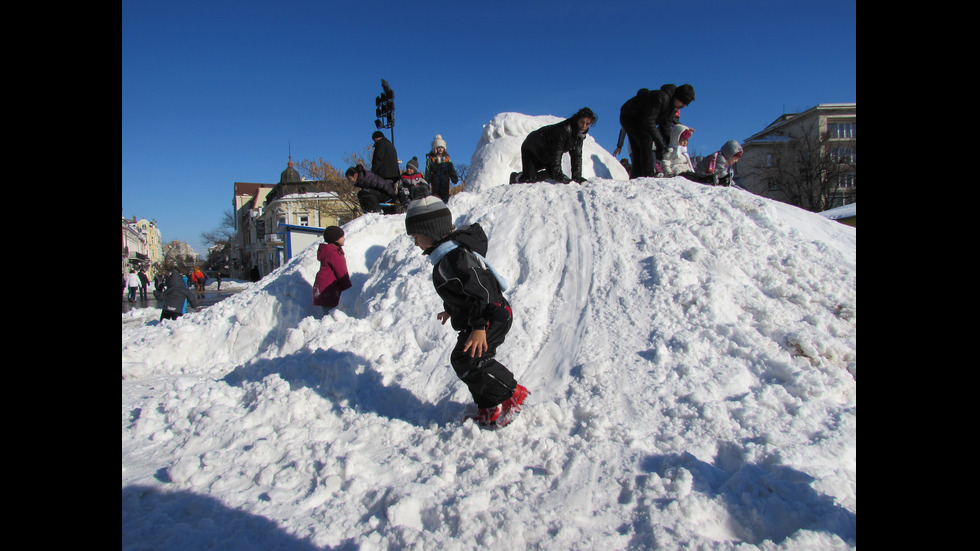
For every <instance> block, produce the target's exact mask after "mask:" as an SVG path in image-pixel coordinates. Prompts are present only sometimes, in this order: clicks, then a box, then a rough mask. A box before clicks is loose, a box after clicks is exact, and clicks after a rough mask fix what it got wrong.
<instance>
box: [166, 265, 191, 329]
mask: <svg viewBox="0 0 980 551" xmlns="http://www.w3.org/2000/svg"><path fill="white" fill-rule="evenodd" d="M185 301H186V302H190V303H191V307H192V308H197V305H198V302H197V299H196V297H195V296H194V293H192V292H191V290H190V289H188V288H187V285H185V284H184V276H182V275H180V272H178V271H177V269H176V268H174V271H172V272H170V275H169V276H167V283H166V284H165V288H164V291H163V309H162V310H161V312H160V321H163V320H167V319H170V320H175V319H177V318H179V317H180V316H182V315H184V306H185Z"/></svg>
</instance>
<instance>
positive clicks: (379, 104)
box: [374, 79, 395, 130]
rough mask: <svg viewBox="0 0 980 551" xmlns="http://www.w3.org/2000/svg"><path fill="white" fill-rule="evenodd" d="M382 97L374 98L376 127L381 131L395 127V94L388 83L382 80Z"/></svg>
mask: <svg viewBox="0 0 980 551" xmlns="http://www.w3.org/2000/svg"><path fill="white" fill-rule="evenodd" d="M381 88H382V89H383V90H384V91H383V92H381V95H380V96H378V97H376V98H374V106H375V109H374V115H375V116H376V117H378V118H376V119H375V120H374V126H376V127H377V128H378V129H379V130H380V129H382V128H391V127H393V126H395V92H393V91H392V89H391V87H390V86H388V81H386V80H385V79H381Z"/></svg>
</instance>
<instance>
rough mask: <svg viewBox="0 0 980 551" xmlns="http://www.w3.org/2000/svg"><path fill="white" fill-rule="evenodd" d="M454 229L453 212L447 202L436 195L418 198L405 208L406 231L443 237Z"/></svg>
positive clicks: (436, 237)
mask: <svg viewBox="0 0 980 551" xmlns="http://www.w3.org/2000/svg"><path fill="white" fill-rule="evenodd" d="M452 230H453V214H452V213H451V212H450V211H449V207H447V206H446V203H443V202H442V200H441V199H439V198H438V197H436V196H435V195H430V196H428V197H423V198H421V199H416V200H415V201H412V202H411V203H409V204H408V206H407V207H406V208H405V231H406V233H408V234H409V235H414V234H418V233H420V234H422V235H427V236H429V237H431V238H432V239H435V240H437V241H438V240H439V239H442V237H443V236H444V235H446V234H447V233H449V232H451V231H452Z"/></svg>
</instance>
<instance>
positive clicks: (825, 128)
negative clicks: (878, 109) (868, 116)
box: [735, 103, 857, 212]
mask: <svg viewBox="0 0 980 551" xmlns="http://www.w3.org/2000/svg"><path fill="white" fill-rule="evenodd" d="M742 150H743V153H742V159H741V160H740V161H739V162H738V164H736V165H735V183H736V184H738V185H739V186H741V187H743V188H745V189H746V190H748V191H751V192H752V193H756V194H758V195H762V196H764V197H769V198H771V199H775V200H777V201H782V202H785V203H789V204H792V205H796V206H799V207H802V208H805V209H807V210H811V211H814V212H820V211H824V210H827V209H831V208H834V207H839V206H842V205H848V204H852V203H854V202H856V201H857V104H856V103H821V104H819V105H817V106H815V107H812V108H810V109H807V110H806V111H803V112H802V113H790V114H785V115H782V116H780V117H779V118H778V119H776V120H775V121H773V122H772V123H771V124H770V125H769V126H767V127H766V128H765V129H764V130H762V131H761V132H759V133H757V134H755V135H753V136H751V137H750V138H748V139H747V140H745V142H744V143H743V144H742Z"/></svg>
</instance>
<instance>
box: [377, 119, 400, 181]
mask: <svg viewBox="0 0 980 551" xmlns="http://www.w3.org/2000/svg"><path fill="white" fill-rule="evenodd" d="M371 138H372V139H373V140H374V155H373V156H372V157H371V172H373V173H375V174H377V175H378V176H380V177H382V178H384V179H385V180H390V181H392V182H395V181H397V180H398V177H399V176H401V171H400V170H398V154H397V153H396V152H395V144H393V143H391V142H390V141H388V138H385V135H384V133H382V132H381V131H380V130H378V131H377V132H375V133H374V134H373V135H372V136H371Z"/></svg>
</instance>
